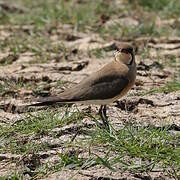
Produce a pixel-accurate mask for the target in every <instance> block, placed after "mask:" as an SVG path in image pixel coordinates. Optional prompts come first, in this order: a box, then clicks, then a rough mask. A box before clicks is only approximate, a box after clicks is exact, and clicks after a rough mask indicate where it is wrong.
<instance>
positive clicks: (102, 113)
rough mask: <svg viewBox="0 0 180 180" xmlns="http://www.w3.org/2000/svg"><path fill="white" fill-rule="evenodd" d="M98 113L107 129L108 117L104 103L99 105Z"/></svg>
mask: <svg viewBox="0 0 180 180" xmlns="http://www.w3.org/2000/svg"><path fill="white" fill-rule="evenodd" d="M99 115H100V116H101V119H102V121H103V125H104V126H105V128H106V129H109V123H108V117H107V116H106V105H101V107H100V108H99Z"/></svg>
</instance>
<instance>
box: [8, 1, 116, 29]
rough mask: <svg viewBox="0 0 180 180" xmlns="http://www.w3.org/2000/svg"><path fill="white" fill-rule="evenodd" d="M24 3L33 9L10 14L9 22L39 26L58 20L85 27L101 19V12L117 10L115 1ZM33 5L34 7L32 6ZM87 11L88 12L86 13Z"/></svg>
mask: <svg viewBox="0 0 180 180" xmlns="http://www.w3.org/2000/svg"><path fill="white" fill-rule="evenodd" d="M20 3H21V4H22V5H24V6H25V7H27V8H29V9H31V10H30V11H29V12H28V13H25V14H24V15H23V16H22V15H20V14H18V13H16V14H15V13H13V14H8V20H9V21H8V22H9V23H12V24H23V25H24V24H34V25H35V26H36V27H38V28H43V26H51V25H56V24H58V22H61V23H66V24H72V25H73V28H74V29H76V30H78V29H81V30H82V29H84V28H85V26H88V27H91V26H92V25H94V24H96V23H97V21H98V20H99V19H100V16H101V14H106V15H107V16H108V15H111V14H113V13H114V12H115V11H117V10H116V9H115V8H114V7H115V6H114V3H113V2H112V3H111V4H109V3H106V2H104V1H102V0H100V1H97V2H95V1H85V2H81V3H78V2H77V3H74V1H58V2H57V1H55V0H52V1H51V0H47V1H38V2H36V3H34V2H30V1H28V3H25V2H23V1H20ZM32 7H33V8H32ZM84 12H86V13H84Z"/></svg>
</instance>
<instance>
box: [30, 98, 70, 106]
mask: <svg viewBox="0 0 180 180" xmlns="http://www.w3.org/2000/svg"><path fill="white" fill-rule="evenodd" d="M68 101H69V100H67V99H63V98H61V97H56V96H52V97H47V98H39V99H35V100H34V102H35V103H32V104H30V105H29V106H48V105H54V104H57V103H60V104H63V103H70V102H68Z"/></svg>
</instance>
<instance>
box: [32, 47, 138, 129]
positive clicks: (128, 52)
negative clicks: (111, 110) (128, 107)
mask: <svg viewBox="0 0 180 180" xmlns="http://www.w3.org/2000/svg"><path fill="white" fill-rule="evenodd" d="M114 56H115V57H114V60H113V61H112V62H110V63H108V64H106V65H105V66H104V67H102V68H101V69H100V70H98V71H97V72H94V73H92V74H91V75H89V76H88V77H87V78H85V79H83V80H82V81H81V82H80V83H78V84H76V85H74V86H73V87H71V88H69V89H66V90H65V91H64V92H62V93H60V94H59V95H58V96H50V97H46V98H40V99H38V100H37V102H36V103H35V104H31V106H46V105H53V104H57V103H58V104H59V103H63V104H64V103H65V104H66V103H67V104H68V103H70V104H73V103H81V104H85V105H90V104H96V105H100V108H99V115H100V117H101V119H102V121H103V124H104V126H105V127H107V126H108V120H107V119H108V117H107V115H106V107H107V105H108V104H110V103H113V102H115V101H117V100H118V99H120V98H122V97H123V96H124V95H125V94H127V92H128V91H129V90H130V89H131V87H132V86H133V85H134V84H135V79H136V62H135V51H134V48H133V47H132V46H131V45H130V44H121V45H119V46H118V47H117V48H116V51H115V52H114Z"/></svg>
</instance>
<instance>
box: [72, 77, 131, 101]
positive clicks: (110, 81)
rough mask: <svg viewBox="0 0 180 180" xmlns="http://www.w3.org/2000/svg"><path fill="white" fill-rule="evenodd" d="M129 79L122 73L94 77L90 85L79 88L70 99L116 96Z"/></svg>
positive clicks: (85, 99) (82, 99)
mask: <svg viewBox="0 0 180 180" xmlns="http://www.w3.org/2000/svg"><path fill="white" fill-rule="evenodd" d="M128 83H129V80H128V79H127V78H125V77H124V76H122V75H118V74H112V75H107V76H103V77H100V78H99V79H96V80H95V81H94V82H93V83H92V84H91V86H89V87H88V86H87V87H86V88H84V89H80V90H79V91H78V92H77V93H75V94H74V96H73V97H72V99H71V100H72V101H87V100H102V99H111V98H114V97H116V96H118V95H119V94H120V93H121V91H122V90H123V89H124V88H125V87H126V86H127V85H128Z"/></svg>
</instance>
